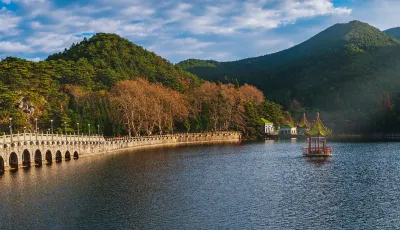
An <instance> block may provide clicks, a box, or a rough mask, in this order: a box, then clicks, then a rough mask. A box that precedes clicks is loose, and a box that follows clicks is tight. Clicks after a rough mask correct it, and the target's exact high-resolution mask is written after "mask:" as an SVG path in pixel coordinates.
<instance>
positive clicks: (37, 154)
mask: <svg viewBox="0 0 400 230" xmlns="http://www.w3.org/2000/svg"><path fill="white" fill-rule="evenodd" d="M42 162H43V160H42V152H40V150H39V149H37V150H36V151H35V165H36V166H42Z"/></svg>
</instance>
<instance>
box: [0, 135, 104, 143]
mask: <svg viewBox="0 0 400 230" xmlns="http://www.w3.org/2000/svg"><path fill="white" fill-rule="evenodd" d="M104 140H105V139H104V137H103V136H101V135H91V136H88V135H79V136H78V135H74V134H67V135H65V134H48V133H18V134H13V135H3V136H0V144H2V145H5V144H12V143H16V142H27V141H60V142H61V141H64V142H65V141H91V142H97V141H100V142H101V141H104Z"/></svg>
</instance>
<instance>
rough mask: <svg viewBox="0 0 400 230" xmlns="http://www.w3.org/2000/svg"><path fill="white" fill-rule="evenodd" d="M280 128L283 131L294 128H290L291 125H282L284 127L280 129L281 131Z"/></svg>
mask: <svg viewBox="0 0 400 230" xmlns="http://www.w3.org/2000/svg"><path fill="white" fill-rule="evenodd" d="M282 128H285V129H291V128H294V127H293V126H291V125H284V126H282V127H281V129H282Z"/></svg>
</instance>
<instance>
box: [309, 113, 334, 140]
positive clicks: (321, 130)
mask: <svg viewBox="0 0 400 230" xmlns="http://www.w3.org/2000/svg"><path fill="white" fill-rule="evenodd" d="M305 134H306V135H307V136H310V137H316V136H323V137H326V136H329V135H331V134H332V130H331V129H328V128H327V127H325V126H324V124H323V123H322V121H321V119H319V113H317V119H316V120H315V121H314V123H312V125H311V127H310V130H309V131H307V132H305Z"/></svg>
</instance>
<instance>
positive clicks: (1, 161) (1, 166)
mask: <svg viewBox="0 0 400 230" xmlns="http://www.w3.org/2000/svg"><path fill="white" fill-rule="evenodd" d="M3 173H4V159H3V157H2V156H0V174H3Z"/></svg>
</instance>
